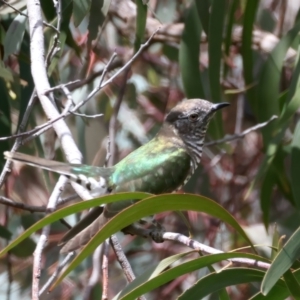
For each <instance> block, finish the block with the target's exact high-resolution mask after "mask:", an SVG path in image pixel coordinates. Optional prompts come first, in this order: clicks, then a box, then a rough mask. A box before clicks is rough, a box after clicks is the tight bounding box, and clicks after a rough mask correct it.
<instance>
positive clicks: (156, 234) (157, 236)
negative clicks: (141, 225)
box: [149, 221, 166, 243]
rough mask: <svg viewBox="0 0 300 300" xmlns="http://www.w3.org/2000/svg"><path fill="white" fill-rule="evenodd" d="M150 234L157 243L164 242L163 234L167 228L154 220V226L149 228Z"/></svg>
mask: <svg viewBox="0 0 300 300" xmlns="http://www.w3.org/2000/svg"><path fill="white" fill-rule="evenodd" d="M149 230H150V231H149V236H150V237H151V238H152V240H153V241H154V242H156V243H163V242H164V238H163V234H164V233H165V232H166V230H165V228H164V227H163V226H162V225H161V224H160V223H158V222H157V221H155V222H153V224H152V228H149Z"/></svg>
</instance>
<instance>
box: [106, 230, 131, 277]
mask: <svg viewBox="0 0 300 300" xmlns="http://www.w3.org/2000/svg"><path fill="white" fill-rule="evenodd" d="M109 241H110V244H111V246H112V248H113V250H114V252H115V254H116V257H117V260H118V262H119V264H120V266H121V268H122V269H123V272H124V274H125V277H126V279H127V281H128V282H131V281H133V280H134V279H135V275H134V273H133V271H132V269H131V266H130V263H129V261H128V260H127V257H126V255H125V254H124V252H123V249H122V247H121V245H120V243H119V241H118V239H117V237H116V236H115V235H112V236H111V237H110V240H109Z"/></svg>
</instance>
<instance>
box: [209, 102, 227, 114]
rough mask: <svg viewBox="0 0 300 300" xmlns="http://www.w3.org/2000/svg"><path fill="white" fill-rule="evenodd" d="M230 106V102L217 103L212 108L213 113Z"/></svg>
mask: <svg viewBox="0 0 300 300" xmlns="http://www.w3.org/2000/svg"><path fill="white" fill-rule="evenodd" d="M228 105H230V103H228V102H222V103H216V104H214V105H213V107H212V112H215V111H217V110H219V109H221V108H223V107H226V106H228Z"/></svg>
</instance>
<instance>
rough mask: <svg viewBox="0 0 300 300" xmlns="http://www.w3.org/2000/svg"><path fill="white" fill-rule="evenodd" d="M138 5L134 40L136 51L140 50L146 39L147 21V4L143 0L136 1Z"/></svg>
mask: <svg viewBox="0 0 300 300" xmlns="http://www.w3.org/2000/svg"><path fill="white" fill-rule="evenodd" d="M135 3H136V6H137V16H136V32H135V41H134V51H135V52H136V51H138V50H139V48H140V45H141V44H142V43H143V41H144V36H145V29H146V21H147V5H146V4H144V1H143V0H136V1H135Z"/></svg>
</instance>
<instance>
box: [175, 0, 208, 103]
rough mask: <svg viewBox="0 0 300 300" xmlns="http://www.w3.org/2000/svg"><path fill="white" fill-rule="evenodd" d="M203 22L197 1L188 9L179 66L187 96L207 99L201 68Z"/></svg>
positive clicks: (181, 42)
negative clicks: (197, 8) (196, 4)
mask: <svg viewBox="0 0 300 300" xmlns="http://www.w3.org/2000/svg"><path fill="white" fill-rule="evenodd" d="M200 37H201V23H200V20H199V16H198V13H197V10H196V7H195V1H193V2H192V4H191V6H190V7H189V8H188V9H187V10H186V13H185V16H184V29H183V32H182V35H181V41H180V48H179V67H180V72H181V77H182V82H183V86H184V91H185V94H186V96H187V98H189V99H191V98H201V99H205V94H204V89H203V85H202V79H201V76H200V70H199V55H200V43H201V40H200Z"/></svg>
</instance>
